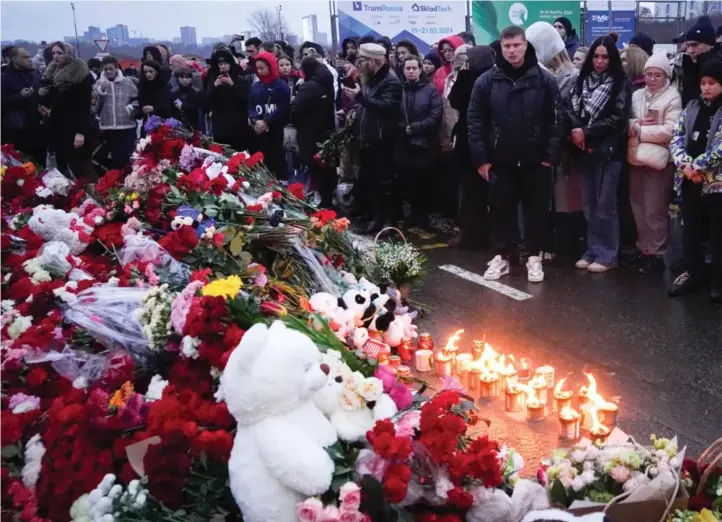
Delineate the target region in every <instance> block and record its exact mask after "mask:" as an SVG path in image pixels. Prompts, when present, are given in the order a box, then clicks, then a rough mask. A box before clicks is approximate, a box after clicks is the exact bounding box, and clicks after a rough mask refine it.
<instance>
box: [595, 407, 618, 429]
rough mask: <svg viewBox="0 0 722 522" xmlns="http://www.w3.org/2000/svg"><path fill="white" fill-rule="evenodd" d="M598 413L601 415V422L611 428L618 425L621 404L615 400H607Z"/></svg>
mask: <svg viewBox="0 0 722 522" xmlns="http://www.w3.org/2000/svg"><path fill="white" fill-rule="evenodd" d="M597 414H598V415H599V423H600V424H603V425H604V426H606V427H607V428H609V429H610V430H612V429H614V428H616V427H617V421H618V417H619V406H617V405H616V404H614V403H613V402H605V403H604V404H603V405H602V407H601V408H599V411H598V412H597Z"/></svg>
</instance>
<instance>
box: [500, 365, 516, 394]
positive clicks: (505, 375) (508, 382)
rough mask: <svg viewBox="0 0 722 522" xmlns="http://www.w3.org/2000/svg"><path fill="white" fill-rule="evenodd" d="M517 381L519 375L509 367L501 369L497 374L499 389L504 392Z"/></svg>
mask: <svg viewBox="0 0 722 522" xmlns="http://www.w3.org/2000/svg"><path fill="white" fill-rule="evenodd" d="M518 381H519V374H518V373H517V372H516V370H515V369H514V368H512V367H510V366H507V367H505V368H502V369H501V371H500V372H499V388H500V389H502V390H506V389H508V388H509V387H511V386H513V385H515V384H516V383H517V382H518Z"/></svg>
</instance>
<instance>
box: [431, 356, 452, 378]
mask: <svg viewBox="0 0 722 522" xmlns="http://www.w3.org/2000/svg"><path fill="white" fill-rule="evenodd" d="M435 364H436V376H437V377H439V378H441V377H451V374H452V371H451V370H452V365H453V361H452V358H451V356H450V355H447V354H445V353H441V352H440V353H437V354H436V363H435Z"/></svg>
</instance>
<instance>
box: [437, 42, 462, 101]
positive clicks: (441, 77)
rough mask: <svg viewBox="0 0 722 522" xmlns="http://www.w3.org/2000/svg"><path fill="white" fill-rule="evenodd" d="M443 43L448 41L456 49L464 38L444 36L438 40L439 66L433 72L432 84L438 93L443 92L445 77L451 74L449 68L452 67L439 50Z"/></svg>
mask: <svg viewBox="0 0 722 522" xmlns="http://www.w3.org/2000/svg"><path fill="white" fill-rule="evenodd" d="M445 43H448V44H449V45H451V47H453V48H454V50H456V48H457V47H459V46H460V45H463V44H464V40H463V39H462V38H461V36H449V37H448V38H444V39H443V40H440V41H439V56H440V57H441V67H439V68H438V69H437V70H436V72H435V73H434V86H435V87H436V90H437V91H439V94H443V93H444V87H445V86H446V77H447V76H449V74H451V70H452V68H453V63H452V62H447V61H446V59H445V58H444V55H443V53H442V52H441V46H442V45H444V44H445Z"/></svg>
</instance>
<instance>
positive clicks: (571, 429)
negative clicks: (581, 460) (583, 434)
mask: <svg viewBox="0 0 722 522" xmlns="http://www.w3.org/2000/svg"><path fill="white" fill-rule="evenodd" d="M580 422H581V416H580V415H579V413H577V412H576V411H574V410H573V409H571V408H570V407H569V406H566V407H565V408H564V409H562V410H561V411H560V412H559V438H560V439H562V440H567V441H573V440H578V439H579V427H580Z"/></svg>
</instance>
